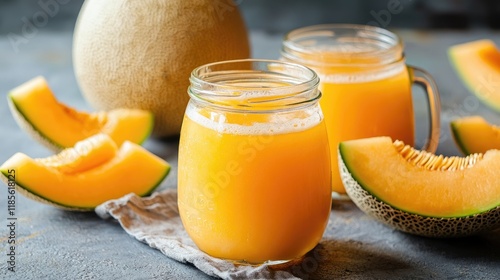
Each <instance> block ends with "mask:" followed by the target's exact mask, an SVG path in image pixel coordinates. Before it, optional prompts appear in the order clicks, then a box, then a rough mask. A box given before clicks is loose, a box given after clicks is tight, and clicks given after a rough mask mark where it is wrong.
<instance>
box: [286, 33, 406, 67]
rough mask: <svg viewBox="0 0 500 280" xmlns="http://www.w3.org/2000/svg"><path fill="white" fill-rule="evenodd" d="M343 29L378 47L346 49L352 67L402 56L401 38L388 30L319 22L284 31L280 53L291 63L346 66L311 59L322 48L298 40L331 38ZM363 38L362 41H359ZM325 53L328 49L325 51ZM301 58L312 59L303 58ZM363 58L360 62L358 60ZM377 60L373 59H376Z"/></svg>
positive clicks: (382, 62)
mask: <svg viewBox="0 0 500 280" xmlns="http://www.w3.org/2000/svg"><path fill="white" fill-rule="evenodd" d="M342 32H352V33H353V34H354V35H352V36H351V38H354V36H357V37H356V38H357V39H358V41H357V42H355V43H360V44H363V43H368V42H369V40H371V41H370V42H371V43H379V44H380V45H381V46H382V45H383V47H381V48H380V49H377V50H367V51H356V52H346V54H347V53H348V54H349V57H350V58H352V59H353V61H354V62H350V63H349V65H352V66H371V65H373V64H378V65H380V64H390V63H394V62H398V61H400V60H401V59H402V58H404V54H403V41H402V39H401V38H400V37H399V36H398V35H397V34H395V33H394V32H391V31H389V30H387V29H384V28H381V27H377V26H371V25H361V24H343V23H340V24H337V23H330V24H318V25H311V26H306V27H301V28H297V29H294V30H291V31H289V32H287V33H286V34H285V35H284V37H283V42H282V46H281V55H282V57H283V58H285V59H288V60H290V61H293V62H298V63H301V64H305V65H307V66H310V67H314V66H341V65H345V62H342V63H341V62H335V59H332V61H333V62H332V61H328V60H326V61H325V59H324V56H325V54H324V55H323V58H321V59H318V60H314V57H315V56H314V55H316V56H317V54H318V53H320V52H321V51H322V50H319V49H317V48H314V47H313V46H312V43H313V42H311V41H306V43H307V44H306V45H305V44H299V43H298V41H299V40H304V39H308V38H313V37H315V36H316V37H321V38H334V36H336V35H338V33H342ZM362 39H363V40H362ZM324 53H328V52H324ZM339 53H341V52H335V54H334V55H331V57H332V58H334V56H336V57H339ZM304 57H308V58H313V59H304ZM374 57H378V58H380V60H378V61H376V60H373V59H372V60H371V61H370V58H374ZM360 61H362V62H360ZM375 61H376V62H375Z"/></svg>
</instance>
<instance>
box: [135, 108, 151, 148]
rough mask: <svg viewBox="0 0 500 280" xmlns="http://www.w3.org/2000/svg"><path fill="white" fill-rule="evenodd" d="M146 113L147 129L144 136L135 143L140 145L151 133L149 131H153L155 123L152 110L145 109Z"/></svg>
mask: <svg viewBox="0 0 500 280" xmlns="http://www.w3.org/2000/svg"><path fill="white" fill-rule="evenodd" d="M147 112H148V114H149V122H148V123H149V126H148V130H147V131H146V133H144V137H143V138H142V139H141V140H139V142H138V143H137V144H139V145H142V144H143V143H144V142H145V141H146V140H147V139H148V138H149V136H150V135H151V133H153V129H154V124H155V116H154V114H153V112H151V111H147Z"/></svg>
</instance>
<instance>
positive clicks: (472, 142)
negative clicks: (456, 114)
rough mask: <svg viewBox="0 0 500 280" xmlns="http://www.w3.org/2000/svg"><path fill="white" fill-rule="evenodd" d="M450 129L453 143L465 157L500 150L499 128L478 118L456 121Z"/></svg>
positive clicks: (471, 117)
mask: <svg viewBox="0 0 500 280" xmlns="http://www.w3.org/2000/svg"><path fill="white" fill-rule="evenodd" d="M450 127H451V132H452V135H453V139H454V140H455V143H456V144H457V146H458V147H459V148H460V150H461V151H462V152H463V153H464V154H465V155H469V154H474V153H485V152H486V151H488V150H491V149H498V150H500V127H498V126H495V125H492V124H490V123H488V122H487V121H486V120H485V119H483V118H482V117H480V116H470V117H464V118H460V119H456V120H454V121H452V122H451V123H450Z"/></svg>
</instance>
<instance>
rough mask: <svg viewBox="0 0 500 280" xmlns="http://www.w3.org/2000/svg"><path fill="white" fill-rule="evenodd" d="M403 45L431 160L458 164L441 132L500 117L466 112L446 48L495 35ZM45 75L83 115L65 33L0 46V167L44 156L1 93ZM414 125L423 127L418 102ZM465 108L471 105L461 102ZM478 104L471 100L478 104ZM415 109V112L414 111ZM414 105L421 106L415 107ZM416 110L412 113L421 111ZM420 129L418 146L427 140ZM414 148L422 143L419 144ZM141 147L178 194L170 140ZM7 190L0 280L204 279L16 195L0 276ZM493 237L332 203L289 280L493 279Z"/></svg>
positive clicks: (497, 240) (1, 226)
mask: <svg viewBox="0 0 500 280" xmlns="http://www.w3.org/2000/svg"><path fill="white" fill-rule="evenodd" d="M398 33H399V34H401V35H402V36H403V38H404V40H405V42H406V46H407V48H406V55H407V58H408V61H409V63H411V64H414V65H417V66H420V67H422V68H425V69H427V70H428V71H429V72H430V73H431V74H432V75H434V76H435V78H436V81H437V83H438V85H439V87H440V90H441V96H442V101H443V119H442V125H443V131H442V136H441V138H442V142H441V143H440V146H439V150H438V152H439V153H443V154H446V155H456V154H457V150H456V148H455V145H454V143H453V141H452V139H451V137H450V135H449V130H448V128H447V125H448V122H449V121H450V120H451V119H453V118H455V117H458V116H463V115H466V114H467V115H469V114H480V115H483V116H485V117H486V118H487V119H488V120H490V121H492V122H495V123H497V124H500V116H499V115H498V114H496V113H493V112H491V111H490V110H489V109H487V108H486V107H484V106H483V105H481V104H479V103H477V106H472V107H470V106H469V107H467V108H468V109H467V108H466V109H464V102H465V100H466V98H467V97H469V96H470V94H469V93H468V92H467V90H466V89H465V88H464V87H463V85H462V84H461V82H460V80H458V78H457V77H456V75H455V73H454V72H453V71H452V69H451V68H450V66H449V63H448V60H447V58H446V48H447V47H448V46H449V45H451V44H454V43H458V42H464V41H468V40H472V39H477V38H483V37H489V38H492V39H494V40H495V41H496V42H497V43H500V34H499V33H489V32H485V31H470V32H447V31H442V32H430V33H427V32H425V33H424V32H422V33H419V32H415V31H404V30H403V31H398ZM251 35H252V36H251V39H252V44H253V53H254V56H255V57H260V58H277V57H278V49H279V45H280V40H281V37H280V36H281V35H280V34H277V35H276V34H274V35H270V34H268V33H266V32H263V31H253V32H252V34H251ZM36 75H44V76H45V77H46V78H47V79H48V81H49V83H50V85H51V86H52V88H53V90H54V92H55V93H56V94H57V97H58V98H59V99H60V100H61V101H62V102H65V103H67V104H70V105H72V106H74V107H76V108H79V109H82V110H90V107H88V105H87V104H86V103H85V101H84V100H83V98H82V97H81V95H80V92H79V90H78V88H77V86H76V81H75V78H74V76H73V71H72V67H71V33H70V32H63V33H51V32H45V31H40V32H39V33H37V34H36V35H35V36H33V37H32V38H30V39H29V40H28V42H27V43H25V44H22V45H21V46H20V48H19V51H18V52H15V51H14V49H13V47H12V45H11V43H10V42H9V39H8V38H7V37H5V36H3V37H0V162H4V161H5V160H6V159H7V158H9V157H10V156H11V155H13V154H14V153H15V152H18V151H20V152H24V153H26V154H28V155H30V156H32V157H45V156H48V155H50V152H49V151H47V150H46V149H45V148H44V147H42V146H41V145H39V144H38V143H37V142H35V141H34V140H32V139H31V138H30V137H29V136H28V135H27V134H25V133H24V132H23V131H21V130H20V129H19V128H18V126H17V125H16V123H15V122H14V120H13V118H12V117H11V115H10V113H9V111H8V108H7V104H6V99H5V96H6V94H7V92H8V91H9V89H11V88H13V87H15V86H17V85H19V84H21V83H22V82H24V81H26V80H28V79H30V78H32V77H34V76H36ZM415 100H416V106H417V107H418V108H419V109H417V110H416V114H417V119H419V122H422V123H424V118H423V116H424V115H425V109H424V108H423V105H422V103H423V98H421V97H418V98H416V99H415ZM467 100H470V98H469V99H467ZM476 101H477V100H476ZM419 104H420V105H419ZM421 105H422V106H421ZM419 106H420V107H419ZM424 134H425V125H419V126H418V137H419V139H423V138H424V137H425V136H424ZM419 141H420V142H421V140H419ZM146 147H147V148H148V149H150V150H151V151H153V152H154V153H156V154H158V155H160V156H161V157H163V158H165V159H166V160H168V161H169V162H171V163H172V164H173V170H172V172H171V174H170V175H169V177H168V179H167V180H166V181H165V182H164V183H163V184H162V186H161V189H164V188H176V173H177V168H176V161H177V139H170V140H169V141H165V142H160V141H156V140H149V141H148V142H147V143H146ZM6 197H7V188H5V187H4V186H3V184H2V187H0V278H1V279H208V278H209V277H206V276H205V275H203V274H201V273H200V272H199V271H198V270H196V269H195V268H194V267H192V266H189V265H184V264H181V263H177V262H175V261H172V260H170V259H168V258H166V257H164V256H163V255H162V254H161V253H160V252H159V251H157V250H154V249H151V248H149V247H148V246H147V245H145V244H142V243H140V242H138V241H136V240H134V239H133V238H131V237H130V236H128V235H127V234H126V233H125V232H124V231H123V230H122V229H121V227H120V226H119V225H118V224H117V223H116V222H113V221H108V220H106V221H105V220H101V219H99V218H98V217H97V216H96V215H95V214H93V213H71V212H65V211H61V210H57V209H54V208H51V207H50V206H45V205H43V204H40V203H37V202H34V201H31V200H28V199H26V198H24V197H23V196H21V195H20V194H19V193H18V194H17V200H16V213H15V214H16V217H17V221H16V222H17V224H16V225H17V226H16V231H15V234H16V269H17V271H16V272H14V273H12V272H9V271H8V270H7V260H8V256H7V255H6V254H7V252H8V235H9V232H8V228H7V224H8V220H7V217H8V213H7V200H6ZM499 251H500V230H497V231H496V232H490V233H485V234H482V235H478V236H473V237H468V238H461V239H429V238H422V237H417V236H412V235H408V234H404V233H401V232H397V231H394V230H392V229H390V228H388V227H385V226H384V225H381V224H379V223H377V222H376V221H374V220H372V219H371V218H369V217H367V216H366V215H364V214H363V213H362V212H361V211H359V210H358V209H357V208H356V207H355V206H354V205H353V204H352V203H351V202H345V201H344V202H342V201H336V202H334V205H333V207H332V212H331V217H330V223H329V226H328V229H327V231H326V233H325V235H324V239H323V241H322V242H321V244H320V245H319V246H318V247H317V248H316V249H315V250H314V251H313V252H311V253H310V254H309V255H308V256H307V258H306V260H305V261H304V262H303V263H302V264H299V265H297V266H295V267H292V268H291V270H292V272H294V273H295V275H297V276H298V277H301V278H304V279H499V278H500V253H499Z"/></svg>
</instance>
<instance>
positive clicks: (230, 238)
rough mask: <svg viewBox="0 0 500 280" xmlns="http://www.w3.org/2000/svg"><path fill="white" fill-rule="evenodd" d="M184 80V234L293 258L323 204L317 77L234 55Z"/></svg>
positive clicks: (240, 259)
mask: <svg viewBox="0 0 500 280" xmlns="http://www.w3.org/2000/svg"><path fill="white" fill-rule="evenodd" d="M190 82H191V85H190V87H189V89H188V93H189V96H190V101H189V104H188V105H187V109H186V112H185V116H184V120H183V124H182V129H181V136H180V143H179V167H178V176H179V177H178V202H179V210H180V216H181V219H182V223H183V225H184V227H185V229H186V230H187V232H188V234H189V236H190V237H191V238H192V240H193V241H194V243H195V244H196V245H197V246H198V247H199V249H201V250H202V251H204V252H206V253H207V254H209V255H211V256H213V257H217V258H221V259H227V260H231V261H234V262H236V263H245V264H261V263H283V262H287V261H291V260H295V259H298V258H301V257H302V256H304V255H305V254H306V253H307V252H308V251H309V250H311V249H313V248H314V247H315V246H316V245H317V244H318V242H319V241H320V239H321V237H322V235H323V232H324V230H325V228H326V225H327V223H328V218H329V214H330V207H331V166H330V164H331V161H330V151H329V144H328V137H327V132H326V127H325V121H324V119H323V114H322V111H321V108H320V106H319V103H318V102H319V100H320V97H321V93H320V91H319V90H318V83H319V79H318V76H317V75H316V73H315V72H314V71H312V70H311V69H309V68H307V67H305V66H301V65H298V64H293V63H286V62H281V61H272V60H235V61H224V62H216V63H211V64H207V65H203V66H200V67H198V68H196V69H194V71H193V72H192V74H191V78H190Z"/></svg>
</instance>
